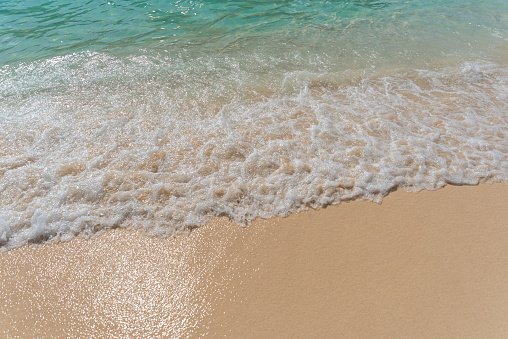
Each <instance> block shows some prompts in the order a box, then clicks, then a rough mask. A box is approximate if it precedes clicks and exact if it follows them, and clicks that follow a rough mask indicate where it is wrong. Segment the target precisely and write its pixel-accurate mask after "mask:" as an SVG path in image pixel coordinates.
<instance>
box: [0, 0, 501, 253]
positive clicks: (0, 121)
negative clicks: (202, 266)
mask: <svg viewBox="0 0 508 339" xmlns="http://www.w3.org/2000/svg"><path fill="white" fill-rule="evenodd" d="M479 182H506V183H508V1H506V0H488V1H480V0H447V1H444V0H414V1H411V0H392V1H369V0H349V1H217V0H213V1H206V2H202V1H169V0H167V1H162V0H151V1H149V2H145V1H134V0H131V1H127V0H118V1H116V0H112V1H107V0H100V1H99V0H89V1H86V2H76V1H70V0H47V1H36V0H27V1H13V0H7V1H2V2H0V246H1V247H2V248H4V249H8V248H12V247H16V246H20V245H23V244H26V243H38V242H44V241H49V240H52V239H56V238H59V239H62V240H68V239H70V238H72V237H74V236H77V235H89V234H94V233H96V232H98V231H101V230H104V229H111V228H117V227H135V228H142V229H144V230H145V231H146V233H147V234H150V235H172V234H178V233H182V232H188V231H189V230H191V229H192V228H194V227H198V226H200V225H203V224H204V223H205V222H206V220H207V219H208V218H209V217H213V216H227V217H229V218H231V219H233V220H235V221H236V222H238V223H239V224H241V225H245V224H248V223H249V222H250V221H252V220H253V219H255V218H256V217H262V218H270V217H274V216H286V215H288V214H289V213H293V212H297V211H300V210H303V209H307V208H320V207H323V206H327V205H330V204H338V203H340V202H341V201H346V200H352V199H368V200H373V201H380V200H381V199H382V197H383V196H385V195H387V194H388V193H389V192H390V191H393V190H395V189H399V188H401V189H406V190H410V191H419V190H422V189H429V190H432V189H437V188H440V187H443V186H444V185H447V184H477V183H479Z"/></svg>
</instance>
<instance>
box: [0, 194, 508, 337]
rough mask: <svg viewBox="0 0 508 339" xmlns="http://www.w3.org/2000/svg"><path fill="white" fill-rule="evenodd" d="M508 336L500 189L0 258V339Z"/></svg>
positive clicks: (72, 244)
mask: <svg viewBox="0 0 508 339" xmlns="http://www.w3.org/2000/svg"><path fill="white" fill-rule="evenodd" d="M199 335H208V336H212V337H217V336H224V335H228V336H229V337H232V338H237V337H248V338H258V337H279V338H281V337H301V338H305V337H340V336H342V337H355V338H358V337H366V338H372V337H420V338H432V337H441V338H502V337H507V336H508V185H506V184H494V185H488V184H482V185H479V186H461V187H453V186H449V187H446V188H444V189H441V190H438V191H434V192H427V191H424V192H421V193H417V194H416V193H407V192H402V191H397V192H394V193H392V194H390V195H389V196H388V197H386V198H385V199H384V200H383V203H382V204H381V205H377V204H375V203H371V202H362V201H355V202H350V203H344V204H341V205H339V206H332V207H328V208H326V209H322V210H319V211H308V212H304V213H300V214H297V215H293V216H290V217H288V218H279V219H272V220H258V221H256V222H254V223H253V224H252V225H250V226H249V227H246V228H242V227H239V226H236V225H234V224H232V223H231V222H229V221H227V220H224V219H217V220H214V221H213V222H210V223H209V224H208V225H206V226H204V227H202V228H200V229H197V230H195V231H193V232H192V233H191V235H190V236H181V237H175V238H170V239H158V238H149V237H146V236H143V235H142V234H140V232H137V231H127V230H114V231H109V232H105V233H103V234H100V235H98V236H96V237H94V238H93V239H74V240H72V241H69V242H66V243H52V244H48V245H37V246H25V247H22V248H18V249H14V250H10V251H7V252H2V253H0V337H24V338H31V337H50V336H57V337H69V338H77V337H80V338H81V337H122V338H125V337H139V338H156V337H185V336H199Z"/></svg>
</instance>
